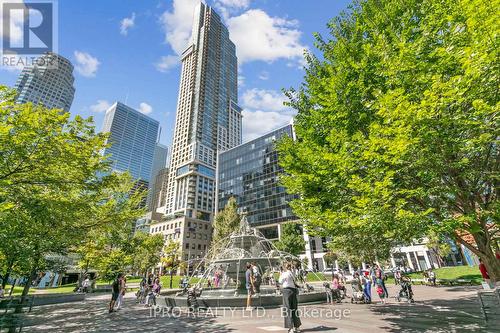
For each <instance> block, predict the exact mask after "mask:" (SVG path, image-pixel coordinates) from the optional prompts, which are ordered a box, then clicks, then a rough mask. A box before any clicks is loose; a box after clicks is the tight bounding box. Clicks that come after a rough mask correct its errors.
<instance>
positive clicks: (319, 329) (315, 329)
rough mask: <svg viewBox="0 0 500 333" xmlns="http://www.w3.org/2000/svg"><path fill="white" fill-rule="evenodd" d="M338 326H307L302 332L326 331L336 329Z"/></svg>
mask: <svg viewBox="0 0 500 333" xmlns="http://www.w3.org/2000/svg"><path fill="white" fill-rule="evenodd" d="M336 329H337V328H336V327H327V326H316V327H312V328H305V329H303V330H300V331H301V332H324V331H328V332H331V331H334V330H336Z"/></svg>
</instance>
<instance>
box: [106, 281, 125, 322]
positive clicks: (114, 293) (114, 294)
mask: <svg viewBox="0 0 500 333" xmlns="http://www.w3.org/2000/svg"><path fill="white" fill-rule="evenodd" d="M122 278H123V273H118V275H117V276H116V279H115V281H113V284H112V286H111V301H110V302H109V313H111V312H114V311H115V309H114V307H115V303H116V301H117V299H118V296H119V295H120V285H121V280H122Z"/></svg>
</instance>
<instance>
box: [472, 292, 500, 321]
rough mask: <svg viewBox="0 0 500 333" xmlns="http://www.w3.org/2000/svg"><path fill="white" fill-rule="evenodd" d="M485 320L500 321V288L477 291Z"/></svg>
mask: <svg viewBox="0 0 500 333" xmlns="http://www.w3.org/2000/svg"><path fill="white" fill-rule="evenodd" d="M477 295H478V297H479V303H480V304H481V310H482V312H483V316H484V320H485V321H486V322H491V321H496V322H498V321H500V289H499V288H495V289H490V290H488V289H485V290H479V291H478V292H477Z"/></svg>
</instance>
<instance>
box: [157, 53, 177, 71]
mask: <svg viewBox="0 0 500 333" xmlns="http://www.w3.org/2000/svg"><path fill="white" fill-rule="evenodd" d="M178 64H180V58H179V56H176V55H168V56H164V57H161V58H160V61H158V62H157V63H156V64H155V67H156V69H157V70H158V71H160V72H162V73H165V72H168V71H169V70H170V69H171V68H174V67H175V66H177V65H178Z"/></svg>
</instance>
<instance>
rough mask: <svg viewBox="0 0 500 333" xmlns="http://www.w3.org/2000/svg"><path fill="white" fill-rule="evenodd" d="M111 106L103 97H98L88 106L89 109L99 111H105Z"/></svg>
mask: <svg viewBox="0 0 500 333" xmlns="http://www.w3.org/2000/svg"><path fill="white" fill-rule="evenodd" d="M110 107H111V103H110V102H108V101H106V100H104V99H99V100H97V102H96V103H95V104H92V105H91V106H90V111H92V112H96V113H100V112H105V111H107V110H108V109H109V108H110Z"/></svg>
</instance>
